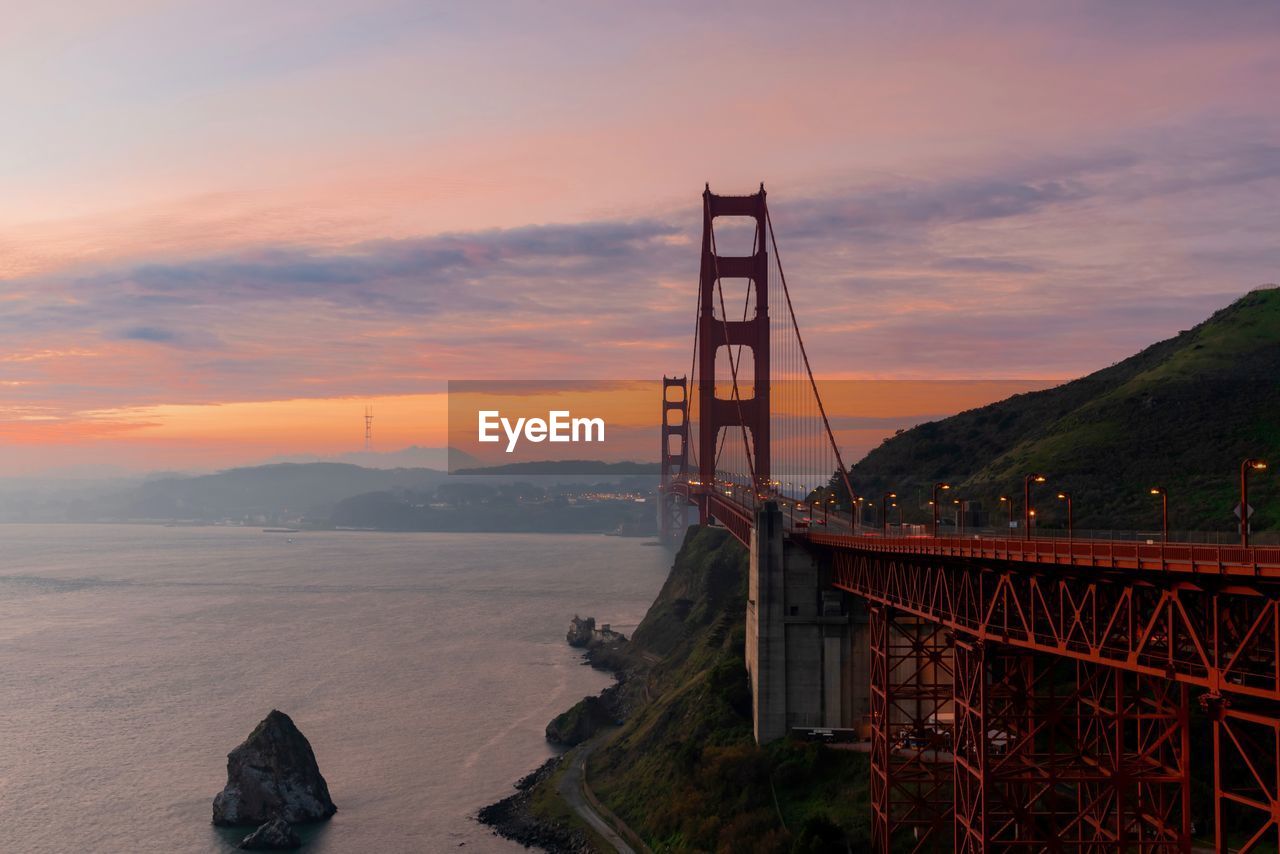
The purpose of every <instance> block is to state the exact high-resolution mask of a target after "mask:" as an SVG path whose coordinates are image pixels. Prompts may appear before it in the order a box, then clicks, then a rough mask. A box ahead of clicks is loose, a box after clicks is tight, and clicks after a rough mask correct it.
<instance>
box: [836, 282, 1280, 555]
mask: <svg viewBox="0 0 1280 854" xmlns="http://www.w3.org/2000/svg"><path fill="white" fill-rule="evenodd" d="M1250 456H1256V457H1262V458H1264V459H1271V460H1272V461H1273V462H1274V463H1275V464H1276V466H1277V468H1278V469H1280V288H1277V287H1275V286H1268V287H1266V288H1260V289H1258V290H1254V291H1251V292H1250V293H1248V294H1246V295H1245V296H1244V297H1241V298H1240V299H1238V300H1236V301H1235V302H1234V303H1232V304H1231V305H1229V306H1227V307H1226V308H1223V309H1221V310H1220V311H1218V312H1216V313H1215V314H1214V315H1213V316H1212V317H1210V318H1209V319H1208V320H1206V321H1204V322H1203V323H1200V324H1199V325H1197V326H1195V327H1194V328H1192V329H1189V330H1186V331H1184V332H1181V333H1179V334H1178V335H1176V336H1174V337H1173V338H1170V339H1168V340H1166V341H1161V342H1159V343H1157V344H1153V345H1151V346H1150V347H1147V348H1146V349H1145V350H1143V351H1141V352H1140V353H1137V354H1136V355H1134V356H1131V357H1130V358H1128V359H1125V360H1124V361H1122V362H1119V363H1117V364H1115V365H1112V366H1110V367H1108V368H1104V369H1103V370H1100V371H1097V372H1095V373H1093V374H1090V375H1088V376H1086V377H1084V378H1082V379H1078V380H1074V381H1072V382H1068V383H1065V384H1063V385H1061V386H1057V387H1055V388H1051V389H1047V390H1044V391H1037V392H1030V393H1027V394H1020V395H1015V396H1014V397H1011V398H1009V399H1007V400H1003V401H1000V402H998V403H994V404H990V405H988V406H984V407H981V408H979V409H973V410H969V411H967V412H962V413H960V414H958V415H955V416H952V417H950V418H945V419H942V420H940V421H934V422H929V423H926V424H921V425H919V426H917V427H914V428H912V429H910V430H907V431H905V432H903V433H901V434H899V435H897V436H895V437H893V438H891V439H888V440H886V441H885V442H884V443H883V444H882V445H880V446H879V447H878V448H876V449H874V450H872V451H871V452H870V453H868V454H867V455H866V457H864V458H863V459H862V460H861V461H859V462H858V463H857V464H856V465H854V466H853V467H852V468H851V480H852V482H853V485H854V489H855V490H857V491H858V492H859V493H862V494H867V495H879V494H881V493H882V492H884V491H889V490H893V491H897V492H898V493H899V494H900V495H901V496H902V497H903V500H904V501H905V504H904V507H905V508H906V515H907V518H908V519H911V518H915V519H917V520H919V521H924V519H925V518H926V513H927V507H926V506H925V502H926V501H927V498H928V493H929V491H930V489H931V487H932V485H933V483H935V482H938V481H947V482H950V483H952V484H954V489H953V490H952V491H951V492H950V496H951V497H956V496H959V497H963V498H966V499H969V500H973V501H975V502H981V503H982V505H983V507H984V509H985V510H986V511H987V514H988V516H989V518H991V519H993V520H996V521H999V522H1003V519H1004V510H1002V509H1000V507H999V505H998V497H999V496H1000V495H1012V496H1013V497H1014V499H1015V501H1016V502H1017V504H1018V508H1019V512H1020V510H1021V504H1022V477H1023V475H1024V474H1026V473H1028V472H1033V471H1035V472H1043V473H1044V474H1045V475H1047V476H1048V477H1049V482H1048V483H1046V484H1044V485H1043V486H1040V487H1037V488H1036V494H1035V496H1034V497H1033V501H1032V504H1033V506H1035V507H1036V509H1037V512H1038V515H1039V517H1040V519H1041V521H1042V523H1043V524H1045V525H1048V526H1058V525H1061V524H1063V520H1064V517H1065V511H1064V509H1063V508H1064V502H1061V501H1059V500H1057V499H1056V497H1055V496H1056V493H1057V491H1058V490H1067V491H1069V492H1071V494H1072V496H1073V500H1074V504H1075V524H1076V527H1077V528H1086V527H1091V528H1103V529H1106V528H1116V529H1146V530H1150V529H1152V528H1153V527H1156V528H1158V525H1159V508H1158V505H1157V503H1156V499H1154V497H1153V496H1152V495H1151V494H1150V488H1151V487H1152V486H1165V487H1167V488H1168V490H1169V512H1170V525H1171V527H1172V528H1174V529H1200V530H1218V529H1221V530H1229V529H1230V527H1231V524H1232V521H1233V516H1232V509H1233V508H1234V507H1235V505H1236V503H1237V495H1238V471H1239V466H1240V462H1241V460H1243V459H1244V458H1246V457H1250ZM1277 478H1280V471H1270V472H1259V473H1258V474H1257V476H1256V477H1255V478H1254V479H1253V480H1252V481H1251V483H1252V485H1251V490H1250V491H1251V500H1250V503H1251V504H1252V505H1253V506H1254V507H1255V508H1256V511H1257V513H1256V515H1255V516H1254V527H1255V530H1261V529H1265V528H1273V527H1276V526H1277V524H1280V506H1277V504H1278V500H1280V488H1277V487H1280V483H1278V482H1277Z"/></svg>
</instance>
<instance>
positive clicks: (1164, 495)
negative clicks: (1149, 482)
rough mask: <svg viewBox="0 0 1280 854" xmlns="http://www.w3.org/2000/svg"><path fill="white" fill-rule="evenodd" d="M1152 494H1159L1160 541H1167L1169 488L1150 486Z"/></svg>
mask: <svg viewBox="0 0 1280 854" xmlns="http://www.w3.org/2000/svg"><path fill="white" fill-rule="evenodd" d="M1151 494H1152V495H1159V496H1160V542H1162V543H1167V542H1169V490H1167V489H1165V488H1164V487H1163V486H1153V487H1151Z"/></svg>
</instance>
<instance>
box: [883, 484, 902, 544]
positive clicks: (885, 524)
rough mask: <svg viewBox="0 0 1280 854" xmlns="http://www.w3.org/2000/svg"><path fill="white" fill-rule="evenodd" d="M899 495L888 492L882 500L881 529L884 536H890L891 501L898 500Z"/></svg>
mask: <svg viewBox="0 0 1280 854" xmlns="http://www.w3.org/2000/svg"><path fill="white" fill-rule="evenodd" d="M897 497H898V493H896V492H886V493H885V494H884V497H883V498H881V499H880V529H881V534H882V536H885V537H887V536H889V500H890V499H892V498H897Z"/></svg>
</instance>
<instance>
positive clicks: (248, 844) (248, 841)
mask: <svg viewBox="0 0 1280 854" xmlns="http://www.w3.org/2000/svg"><path fill="white" fill-rule="evenodd" d="M301 845H302V840H301V839H299V838H298V834H296V833H294V832H293V828H292V827H290V826H289V823H288V822H287V821H285V820H284V819H282V818H273V819H272V820H271V821H269V822H267V823H266V824H264V825H262V826H261V827H259V828H258V829H257V830H255V831H254V832H253V833H250V834H249V835H248V836H246V837H245V838H244V839H241V840H240V844H239V845H237V846H236V847H237V848H239V849H241V850H242V851H290V850H292V849H294V848H298V847H300V846H301Z"/></svg>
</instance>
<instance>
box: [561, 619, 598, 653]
mask: <svg viewBox="0 0 1280 854" xmlns="http://www.w3.org/2000/svg"><path fill="white" fill-rule="evenodd" d="M595 631H596V618H595V617H587V618H585V619H584V618H582V617H579V616H578V615H577V614H574V615H573V619H572V620H570V621H569V631H568V633H566V634H565V640H567V641H568V642H569V646H576V647H586V646H590V645H591V636H592V635H594V634H595Z"/></svg>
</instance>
